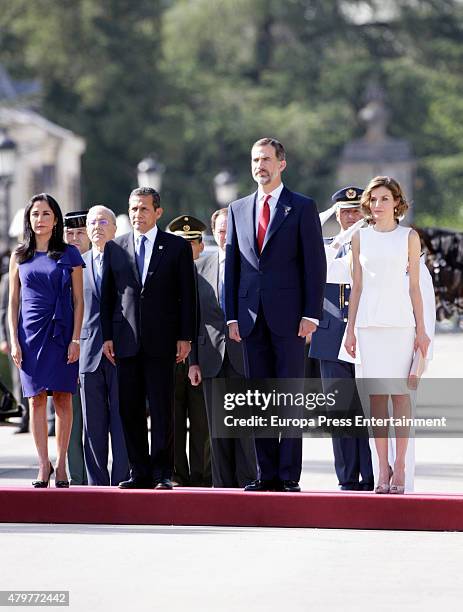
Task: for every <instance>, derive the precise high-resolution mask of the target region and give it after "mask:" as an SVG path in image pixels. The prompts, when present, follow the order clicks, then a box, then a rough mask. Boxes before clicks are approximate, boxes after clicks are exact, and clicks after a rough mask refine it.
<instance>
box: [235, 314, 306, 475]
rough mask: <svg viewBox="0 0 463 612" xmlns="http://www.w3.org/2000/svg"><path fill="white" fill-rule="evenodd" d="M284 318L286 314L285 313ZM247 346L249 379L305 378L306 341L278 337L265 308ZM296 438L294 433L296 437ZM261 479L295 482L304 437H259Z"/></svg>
mask: <svg viewBox="0 0 463 612" xmlns="http://www.w3.org/2000/svg"><path fill="white" fill-rule="evenodd" d="M282 316H284V313H282ZM243 343H244V364H245V372H246V378H261V379H262V378H304V365H305V363H304V351H305V338H299V337H298V336H297V332H295V333H294V336H277V335H276V334H274V333H273V332H272V330H271V329H270V328H269V326H268V325H267V322H266V320H265V317H264V314H263V309H262V306H260V307H259V312H258V315H257V318H256V322H255V324H254V327H253V329H252V331H251V333H250V334H249V336H247V337H246V338H244V340H243ZM293 435H294V434H293ZM256 450H257V459H258V461H259V469H260V478H261V479H262V480H274V479H278V480H296V481H299V479H300V477H301V471H302V434H301V435H300V436H299V437H297V438H294V437H293V438H290V437H286V436H283V434H281V435H280V438H278V437H274V438H259V437H257V438H256Z"/></svg>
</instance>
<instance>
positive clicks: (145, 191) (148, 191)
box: [129, 187, 161, 210]
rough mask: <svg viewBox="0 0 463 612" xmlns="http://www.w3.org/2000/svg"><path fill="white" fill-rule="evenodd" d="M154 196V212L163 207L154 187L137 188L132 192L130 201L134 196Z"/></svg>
mask: <svg viewBox="0 0 463 612" xmlns="http://www.w3.org/2000/svg"><path fill="white" fill-rule="evenodd" d="M149 195H150V196H152V197H153V207H154V210H156V208H159V207H160V206H161V196H160V195H159V193H158V192H157V191H156V189H153V188H152V187H137V188H136V189H133V190H132V191H131V192H130V196H129V200H130V198H131V197H132V196H149Z"/></svg>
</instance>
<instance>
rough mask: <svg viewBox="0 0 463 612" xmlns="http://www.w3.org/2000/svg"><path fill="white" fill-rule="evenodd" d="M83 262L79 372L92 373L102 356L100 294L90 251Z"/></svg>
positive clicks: (84, 256)
mask: <svg viewBox="0 0 463 612" xmlns="http://www.w3.org/2000/svg"><path fill="white" fill-rule="evenodd" d="M82 258H83V260H84V261H85V268H84V272H83V277H84V318H83V321H82V330H81V332H80V357H79V372H82V373H85V372H94V371H95V370H96V369H97V367H98V366H99V364H100V361H101V355H102V354H103V332H102V329H101V317H100V294H99V291H98V288H97V286H96V283H95V276H94V269H93V254H92V249H90V251H87V252H86V253H84V254H83V255H82Z"/></svg>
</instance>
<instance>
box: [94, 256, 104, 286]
mask: <svg viewBox="0 0 463 612" xmlns="http://www.w3.org/2000/svg"><path fill="white" fill-rule="evenodd" d="M94 264H95V266H94V267H95V280H96V286H97V288H98V293H101V280H102V276H103V274H102V272H103V270H102V268H103V255H102V254H101V253H100V254H98V255H97V256H96V257H95V260H94Z"/></svg>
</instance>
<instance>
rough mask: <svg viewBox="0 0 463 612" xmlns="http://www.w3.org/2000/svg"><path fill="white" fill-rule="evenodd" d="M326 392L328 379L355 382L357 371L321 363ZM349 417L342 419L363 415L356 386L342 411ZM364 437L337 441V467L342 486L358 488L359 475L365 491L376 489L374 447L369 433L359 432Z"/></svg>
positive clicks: (350, 366)
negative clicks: (373, 461)
mask: <svg viewBox="0 0 463 612" xmlns="http://www.w3.org/2000/svg"><path fill="white" fill-rule="evenodd" d="M320 371H321V376H322V383H323V390H324V392H325V393H328V392H329V386H330V382H329V380H328V379H336V378H351V379H352V380H353V381H354V380H355V367H354V365H353V364H351V363H347V362H341V361H326V360H320ZM341 408H342V410H343V411H345V412H346V414H343V415H342V416H343V417H345V416H347V417H350V418H354V417H355V416H357V415H362V414H363V411H362V404H361V402H360V398H359V395H358V392H357V387H356V386H355V383H354V385H353V387H352V395H350V396H349V397H346V398H345V403H344V405H343V406H342V407H341ZM358 434H364V436H363V437H352V438H349V437H333V438H332V442H333V453H334V467H335V470H336V475H337V477H338V481H339V484H340V485H347V486H353V487H356V486H357V485H358V484H359V475H361V477H362V482H361V488H366V489H373V468H372V465H371V453H370V444H369V440H368V431H367V429H366V428H365V430H364V431H362V430H360V429H359V430H358Z"/></svg>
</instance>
